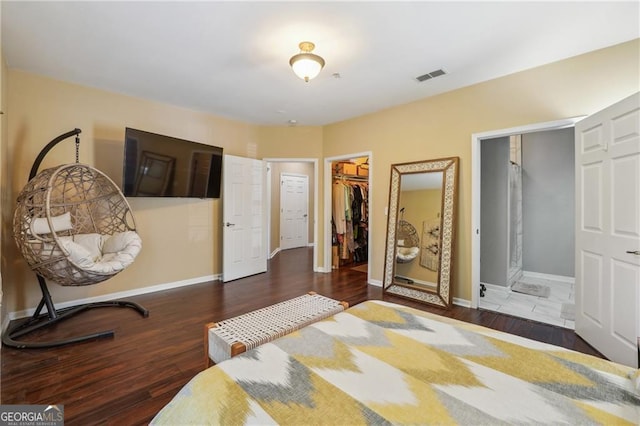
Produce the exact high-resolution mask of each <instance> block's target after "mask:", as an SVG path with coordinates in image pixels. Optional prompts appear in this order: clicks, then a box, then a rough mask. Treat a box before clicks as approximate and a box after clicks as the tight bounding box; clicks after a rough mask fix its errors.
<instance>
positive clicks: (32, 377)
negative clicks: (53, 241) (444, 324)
mask: <svg viewBox="0 0 640 426" xmlns="http://www.w3.org/2000/svg"><path fill="white" fill-rule="evenodd" d="M312 265H313V261H312V250H311V249H306V248H305V249H293V250H287V251H284V252H281V253H279V254H278V255H277V256H276V257H275V258H274V259H272V260H270V261H269V271H268V272H267V273H264V274H259V275H255V276H252V277H248V278H244V279H241V280H237V281H234V282H230V283H226V284H222V283H220V282H209V283H204V284H198V285H193V286H189V287H182V288H179V289H174V290H168V291H163V292H158V293H152V294H146V295H141V296H136V297H132V298H130V299H129V300H132V301H135V302H138V303H140V304H142V305H143V306H145V307H146V308H147V309H148V310H149V312H150V314H149V317H148V318H142V317H141V316H140V315H139V314H138V313H137V312H135V311H134V310H132V309H120V308H109V309H94V310H91V311H87V312H85V313H82V314H80V315H78V316H76V317H73V318H71V319H68V320H66V321H64V322H63V323H61V324H59V325H56V326H54V327H51V328H50V330H49V333H48V334H47V336H46V337H47V338H48V339H49V340H51V339H53V338H64V337H68V336H72V335H79V334H87V333H89V332H95V331H102V330H106V329H114V330H115V331H116V335H115V337H114V338H108V339H99V340H93V341H90V342H85V343H81V344H75V345H69V346H64V347H59V348H52V349H13V348H8V347H3V348H2V371H1V387H2V391H1V398H2V399H1V402H2V403H3V404H64V410H65V424H67V425H90V424H114V425H132V424H146V423H148V422H149V420H150V419H151V418H152V417H153V416H154V415H155V414H156V413H157V412H158V411H159V410H160V409H161V408H162V407H163V406H164V405H165V404H166V403H167V402H169V400H170V399H171V398H172V397H173V396H174V395H175V394H176V393H177V392H178V390H179V389H180V388H181V387H182V386H183V385H184V384H186V383H187V382H188V381H189V380H190V379H191V378H192V377H193V376H194V375H195V374H196V373H198V372H199V371H201V370H202V368H203V360H204V353H203V327H204V324H205V323H207V322H211V321H219V320H222V319H225V318H229V317H232V316H235V315H239V314H242V313H245V312H248V311H250V310H254V309H257V308H261V307H264V306H267V305H270V304H273V303H277V302H280V301H283V300H286V299H290V298H292V297H296V296H299V295H301V294H304V293H306V292H308V291H316V292H318V293H320V294H322V295H325V296H328V297H332V298H334V299H338V300H346V301H347V302H349V304H350V305H355V304H357V303H360V302H362V301H364V300H367V299H382V298H384V300H388V301H391V302H397V303H402V304H405V305H409V306H413V307H416V308H418V309H423V310H426V311H430V312H434V313H438V314H442V315H446V316H449V317H453V318H457V319H460V320H463V321H468V322H472V323H476V324H481V325H484V326H487V327H490V328H494V329H498V330H502V331H506V332H509V333H513V334H517V335H520V336H524V337H529V338H532V339H535V340H539V341H543V342H547V343H552V344H555V345H559V346H563V347H566V348H569V349H574V350H578V351H580V352H585V353H589V354H593V355H596V356H601V355H600V354H599V353H598V352H596V351H595V350H594V349H593V348H591V347H590V346H589V345H588V344H587V343H585V342H584V341H583V340H582V339H581V338H579V337H578V336H576V335H575V333H573V332H572V331H571V330H567V329H562V328H558V327H554V326H550V325H546V324H540V323H536V322H532V321H527V320H522V319H518V318H515V317H510V316H506V315H502V314H498V313H495V312H489V311H481V310H472V309H467V308H462V307H457V306H456V307H453V308H452V309H451V310H450V311H444V310H441V309H437V308H431V307H428V306H426V305H422V304H419V303H412V302H410V301H407V300H405V299H400V298H397V297H389V296H387V295H384V297H383V294H382V290H381V289H380V288H379V287H375V286H370V285H367V284H366V274H364V273H361V272H357V271H353V270H351V269H350V268H347V267H343V268H340V269H339V270H335V271H333V272H331V273H327V274H324V273H313V272H311V270H312ZM52 285H55V284H52ZM34 334H35V333H34ZM37 337H43V336H31V337H30V338H34V339H36V338H37Z"/></svg>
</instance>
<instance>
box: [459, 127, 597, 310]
mask: <svg viewBox="0 0 640 426" xmlns="http://www.w3.org/2000/svg"><path fill="white" fill-rule="evenodd" d="M583 118H584V116H580V117H573V118H567V119H563V120H557V121H547V122H544V123H536V124H528V125H524V126H517V127H510V128H507V129H500V130H490V131H487V132H482V133H474V134H472V135H471V233H472V236H471V308H472V309H477V308H478V303H479V299H480V177H481V174H480V171H481V164H480V163H481V161H480V158H481V157H480V142H481V141H482V140H484V139H494V138H500V137H504V136H511V135H516V134H519V135H521V134H525V133H532V132H541V131H546V130H557V129H564V128H567V127H573V126H574V125H575V123H576V122H578V121H580V120H582V119H583Z"/></svg>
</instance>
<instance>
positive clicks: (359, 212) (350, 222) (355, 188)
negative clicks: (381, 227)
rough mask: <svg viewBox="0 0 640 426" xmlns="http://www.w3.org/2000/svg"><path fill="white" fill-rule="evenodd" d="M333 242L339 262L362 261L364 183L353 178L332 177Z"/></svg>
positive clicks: (365, 238)
mask: <svg viewBox="0 0 640 426" xmlns="http://www.w3.org/2000/svg"><path fill="white" fill-rule="evenodd" d="M332 194H333V197H332V198H333V225H334V226H333V230H334V235H333V238H332V240H333V242H334V245H335V246H337V247H338V253H339V258H340V260H341V263H348V262H351V261H353V262H365V261H367V257H368V248H367V241H368V230H369V227H368V219H369V217H368V199H369V188H368V183H367V182H366V181H362V180H355V179H353V178H351V179H350V178H345V177H338V178H334V183H333V191H332Z"/></svg>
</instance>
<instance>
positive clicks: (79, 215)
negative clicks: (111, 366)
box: [2, 129, 148, 348]
mask: <svg viewBox="0 0 640 426" xmlns="http://www.w3.org/2000/svg"><path fill="white" fill-rule="evenodd" d="M80 132H81V131H80V129H75V130H72V131H71V132H68V133H65V134H63V135H60V136H58V137H57V138H55V139H54V140H52V141H51V142H50V143H49V144H48V145H47V146H46V147H45V148H44V149H43V150H42V152H41V153H40V154H39V155H38V157H37V159H36V161H35V162H34V165H33V167H32V169H31V173H30V175H29V182H28V183H27V185H26V186H25V187H24V189H23V190H22V191H21V192H20V194H19V195H18V199H17V206H16V210H15V213H14V217H13V231H14V238H15V241H16V244H17V246H18V248H19V250H20V253H21V254H22V256H23V257H24V259H25V260H26V262H27V264H28V265H29V267H30V268H31V269H32V270H33V271H34V272H35V273H36V275H37V277H38V281H39V283H40V288H41V291H42V300H41V301H40V304H39V305H38V307H37V309H36V312H35V314H34V315H33V316H32V317H31V318H30V319H29V320H27V321H24V322H22V323H21V324H19V325H18V326H16V327H12V328H9V329H8V330H7V331H6V332H5V333H4V334H3V336H2V341H3V342H4V343H5V344H7V345H8V346H12V347H17V348H28V347H52V346H60V345H64V344H68V343H75V342H79V341H84V340H88V339H93V338H96V337H109V336H113V334H114V333H113V331H106V332H100V333H96V334H91V335H88V336H80V337H75V338H71V339H66V340H62V341H56V342H32V341H29V342H20V341H17V340H15V339H16V338H18V337H20V336H23V335H25V334H28V333H30V332H32V331H35V330H36V329H40V328H42V327H45V326H48V325H51V324H53V323H55V322H58V321H60V320H62V319H64V318H67V317H69V316H71V315H74V314H77V313H79V312H82V311H85V310H87V309H90V308H95V307H109V306H115V307H129V308H133V309H135V310H137V311H138V312H140V313H141V314H142V315H143V316H145V317H146V316H148V311H147V310H146V309H144V308H143V307H141V306H140V305H138V304H136V303H133V302H128V301H106V302H94V303H89V304H84V305H79V306H74V307H71V308H64V309H61V310H56V309H55V307H54V305H53V301H52V299H51V296H50V294H49V291H48V289H47V286H46V281H45V279H47V280H51V281H53V282H56V283H57V284H59V285H62V286H85V285H92V284H97V283H100V282H102V281H105V280H107V279H109V278H111V277H113V276H114V275H116V274H118V273H119V272H121V271H123V270H124V269H125V268H126V267H127V266H129V265H130V264H131V263H133V261H134V259H135V258H136V256H137V255H138V253H139V252H140V249H141V247H142V240H141V239H140V236H139V235H138V234H137V232H136V224H135V220H134V218H133V214H132V212H131V207H130V206H129V203H128V202H127V199H126V198H125V197H124V195H123V194H122V192H121V191H120V189H119V188H118V187H117V186H116V184H115V183H114V182H113V181H112V180H111V179H110V178H109V177H108V176H107V175H105V174H104V173H102V172H101V171H99V170H97V169H95V168H93V167H91V166H88V165H85V164H79V163H78V159H79V158H78V157H79V155H78V147H79V142H80V140H79V137H78V135H79V134H80ZM73 135H75V136H76V163H75V164H65V165H61V166H58V167H53V168H49V169H46V170H43V171H41V172H40V173H37V170H38V167H39V165H40V163H41V162H42V159H43V158H44V156H45V155H46V153H47V152H48V151H49V150H50V149H51V148H53V146H54V145H56V144H57V143H59V142H61V141H62V140H64V139H66V138H68V137H71V136H73ZM36 173H37V174H36ZM45 306H46V308H47V313H46V314H41V313H40V312H41V311H42V309H43V308H44V307H45Z"/></svg>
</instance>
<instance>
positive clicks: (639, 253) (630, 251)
mask: <svg viewBox="0 0 640 426" xmlns="http://www.w3.org/2000/svg"><path fill="white" fill-rule="evenodd" d="M627 253H629V254H635V255H636V256H640V250H627Z"/></svg>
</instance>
